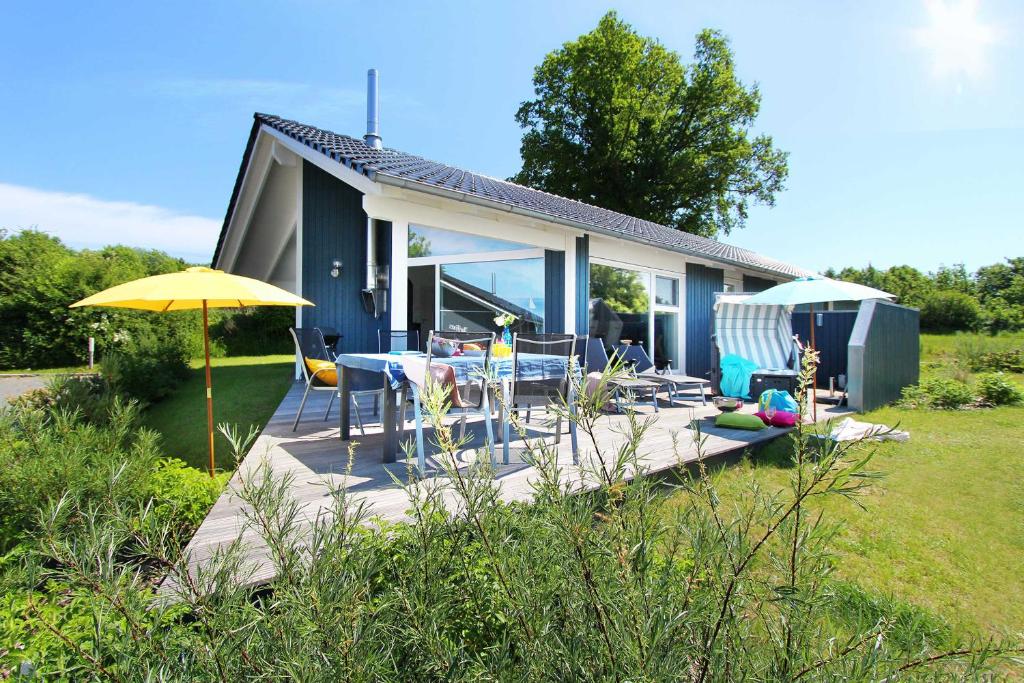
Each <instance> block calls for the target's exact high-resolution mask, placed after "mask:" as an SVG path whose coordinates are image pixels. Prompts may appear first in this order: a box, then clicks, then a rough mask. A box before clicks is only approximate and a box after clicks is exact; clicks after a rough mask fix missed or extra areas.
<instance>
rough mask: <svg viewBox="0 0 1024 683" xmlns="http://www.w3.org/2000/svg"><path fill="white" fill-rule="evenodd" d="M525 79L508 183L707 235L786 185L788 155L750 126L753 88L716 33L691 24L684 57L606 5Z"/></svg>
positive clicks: (723, 229)
mask: <svg viewBox="0 0 1024 683" xmlns="http://www.w3.org/2000/svg"><path fill="white" fill-rule="evenodd" d="M533 85H534V92H535V95H536V97H535V99H532V100H529V101H526V102H523V103H522V105H521V106H520V107H519V110H518V112H517V113H516V121H517V122H518V123H519V124H520V126H522V127H523V128H524V129H526V130H525V132H524V134H523V138H522V146H521V150H520V151H521V154H522V158H523V168H522V170H521V171H520V172H519V173H518V174H517V175H516V176H514V177H513V178H512V180H513V181H515V182H518V183H521V184H524V185H528V186H530V187H535V188H537V189H541V190H544V191H547V192H552V193H554V194H559V195H562V196H565V197H570V198H572V199H577V200H580V201H584V202H588V203H591V204H596V205H598V206H601V207H604V208H607V209H611V210H614V211H620V212H622V213H626V214H629V215H632V216H637V217H639V218H645V219H648V220H651V221H654V222H657V223H661V224H663V225H668V226H672V227H674V228H677V229H679V230H684V231H686V232H690V233H695V234H699V235H705V236H709V237H713V236H715V235H717V234H719V233H724V234H728V233H729V232H730V231H731V230H733V229H735V228H740V227H743V225H744V223H745V221H746V218H747V213H748V206H749V203H750V202H751V201H753V202H760V203H764V204H767V205H772V204H774V201H775V195H776V193H778V192H779V191H781V190H782V189H783V183H784V181H785V179H786V176H787V174H788V166H787V153H786V152H783V151H781V150H779V149H777V148H776V147H775V146H774V144H773V142H772V138H771V137H770V136H767V135H756V136H753V135H752V133H751V127H752V125H753V123H754V121H755V119H756V118H757V114H758V112H759V110H760V106H761V95H760V91H759V90H758V87H757V85H756V84H755V85H752V86H749V87H748V86H745V85H744V84H743V83H741V82H740V81H739V79H738V78H737V76H736V73H735V65H734V59H733V54H732V51H731V50H730V48H729V43H728V40H727V39H726V38H725V36H723V35H722V34H721V33H719V32H718V31H712V30H704V31H702V32H701V33H699V34H698V35H697V38H696V47H695V50H694V58H693V62H692V63H690V64H684V63H683V62H682V60H681V59H680V56H679V55H678V54H677V53H676V52H673V51H671V50H669V49H667V48H665V46H663V45H662V44H661V43H659V42H658V41H657V40H655V39H653V38H649V37H645V36H641V35H639V34H638V33H637V32H636V31H634V30H633V28H632V27H631V26H630V25H629V24H627V23H625V22H624V21H622V20H621V19H619V17H618V16H617V15H616V13H615V12H609V13H608V14H606V15H605V16H604V17H603V18H602V19H601V21H600V22H599V23H598V25H597V28H595V29H594V30H593V31H591V32H590V33H587V34H585V35H582V36H580V37H579V38H578V39H576V40H574V41H571V42H568V43H565V44H564V45H563V46H562V47H561V48H559V49H557V50H555V51H554V52H551V53H550V54H548V55H547V56H546V57H545V58H544V61H543V62H542V63H541V65H540V66H538V67H537V68H536V70H535V72H534V77H533Z"/></svg>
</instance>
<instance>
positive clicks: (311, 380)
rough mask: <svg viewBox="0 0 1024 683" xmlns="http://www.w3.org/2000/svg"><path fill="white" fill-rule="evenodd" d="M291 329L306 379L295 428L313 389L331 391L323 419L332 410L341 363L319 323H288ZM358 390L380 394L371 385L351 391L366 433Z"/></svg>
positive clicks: (360, 425)
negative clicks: (301, 325) (303, 325)
mask: <svg viewBox="0 0 1024 683" xmlns="http://www.w3.org/2000/svg"><path fill="white" fill-rule="evenodd" d="M288 332H289V333H291V335H292V341H294V342H295V354H296V356H297V357H298V361H299V367H301V368H302V378H303V379H304V380H305V382H306V391H305V392H303V394H302V402H301V403H299V411H298V414H296V415H295V422H293V423H292V431H293V432H294V431H296V430H297V429H298V428H299V420H301V419H302V411H303V410H304V409H305V407H306V399H307V398H309V392H310V391H330V392H332V393H331V399H330V400H329V401H328V402H327V410H325V411H324V420H327V418H328V417H329V416H330V414H331V407H332V406H333V405H334V399H335V398H336V397H337V396H338V367H337V366H336V365H335V364H334V355H333V354H332V353H331V352H330V350H329V349H328V348H327V344H326V343H325V342H324V335H323V333H322V332H321V331H320V330H319V329H318V328H316V327H313V328H295V327H289V328H288ZM357 394H379V392H378V390H376V389H371V388H369V387H367V388H363V389H356V390H355V391H354V392H353V395H352V405H353V406H354V407H355V413H356V425H357V426H358V427H359V431H360V433H362V434H363V435H364V436H365V435H366V429H365V427H364V426H363V420H362V417H361V416H360V415H359V402H358V400H357V398H356V395H357Z"/></svg>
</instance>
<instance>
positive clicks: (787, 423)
mask: <svg viewBox="0 0 1024 683" xmlns="http://www.w3.org/2000/svg"><path fill="white" fill-rule="evenodd" d="M754 415H757V416H758V417H759V418H761V422H764V423H765V424H766V425H771V426H772V427H792V426H793V425H795V424H796V413H791V412H788V411H786V410H777V411H775V415H774V416H773V417H772V419H771V420H769V419H768V416H767V415H765V414H764V411H763V410H762V411H761V412H759V413H754Z"/></svg>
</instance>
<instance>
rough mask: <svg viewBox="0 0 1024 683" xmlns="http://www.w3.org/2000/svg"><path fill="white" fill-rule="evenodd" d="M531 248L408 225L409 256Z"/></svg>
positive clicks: (529, 247) (514, 243) (449, 231)
mask: <svg viewBox="0 0 1024 683" xmlns="http://www.w3.org/2000/svg"><path fill="white" fill-rule="evenodd" d="M532 248H533V247H531V246H530V245H529V244H519V243H518V242H507V241H505V240H498V239H492V238H490V237H482V236H480V235H469V234H466V233H462V232H455V231H452V230H441V229H439V228H427V227H424V226H422V225H410V226H409V252H408V253H409V258H421V257H424V256H452V255H456V254H480V253H486V252H491V251H512V250H516V249H532Z"/></svg>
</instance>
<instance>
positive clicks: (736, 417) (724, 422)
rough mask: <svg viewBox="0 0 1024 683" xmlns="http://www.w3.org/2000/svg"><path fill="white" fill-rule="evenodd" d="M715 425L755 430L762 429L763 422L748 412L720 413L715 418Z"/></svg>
mask: <svg viewBox="0 0 1024 683" xmlns="http://www.w3.org/2000/svg"><path fill="white" fill-rule="evenodd" d="M715 426H716V427H728V428H729V429H749V430H750V431H752V432H756V431H757V430H759V429H764V422H761V418H759V417H758V416H757V415H750V414H748V413H722V414H721V415H719V416H718V417H716V418H715Z"/></svg>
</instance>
